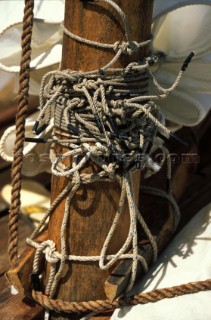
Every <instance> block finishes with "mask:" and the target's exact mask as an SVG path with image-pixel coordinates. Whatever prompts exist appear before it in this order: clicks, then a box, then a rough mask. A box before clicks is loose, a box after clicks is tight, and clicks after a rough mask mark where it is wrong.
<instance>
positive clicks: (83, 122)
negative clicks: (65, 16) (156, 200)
mask: <svg viewBox="0 0 211 320" xmlns="http://www.w3.org/2000/svg"><path fill="white" fill-rule="evenodd" d="M98 1H104V2H107V3H108V4H110V5H112V6H113V7H114V8H115V9H116V11H117V12H118V14H119V15H120V16H121V18H122V20H123V22H124V26H125V38H126V42H123V43H119V42H116V43H115V44H100V43H97V42H94V41H89V40H86V39H83V38H81V37H80V36H75V35H73V34H72V33H71V32H70V31H68V30H67V29H66V28H65V27H63V29H64V32H65V33H66V34H67V35H68V36H69V37H70V38H72V39H74V40H76V41H80V42H82V43H84V44H89V45H92V46H95V47H100V48H107V49H108V48H110V49H113V50H114V51H115V53H116V55H115V57H114V58H113V59H112V60H111V61H110V62H109V63H108V64H107V65H106V66H104V67H102V68H101V69H100V70H94V71H90V72H86V73H83V72H76V71H70V70H64V71H54V72H50V73H48V74H47V75H46V76H45V77H44V78H43V81H42V84H41V91H40V114H39V117H38V119H37V121H36V122H35V126H34V130H33V131H34V133H35V134H39V133H40V132H42V131H43V130H45V128H46V127H47V126H48V124H49V121H50V119H51V117H52V116H53V117H54V119H55V127H58V128H60V129H63V130H65V131H66V132H65V133H62V134H61V132H60V131H58V130H57V129H55V130H54V133H53V136H52V138H51V139H48V140H46V142H49V143H51V144H52V148H51V154H50V156H51V161H52V173H53V174H55V175H57V176H65V177H67V178H68V179H69V183H68V186H67V187H66V188H65V189H64V190H63V191H62V192H61V194H60V195H59V196H58V198H57V199H56V200H55V201H54V203H53V204H52V206H51V208H50V210H49V211H48V213H47V214H46V215H45V217H44V218H43V220H42V221H41V223H40V224H39V226H38V227H37V229H36V230H35V231H34V232H33V234H32V236H31V237H30V238H28V239H27V243H28V244H29V245H31V246H33V247H34V248H35V249H36V254H35V258H34V264H33V274H32V279H34V280H35V281H34V285H35V287H34V289H35V290H34V291H33V298H34V299H35V300H36V301H38V302H39V303H40V304H41V305H43V306H45V307H46V308H48V309H54V310H57V311H65V312H85V311H90V310H94V311H105V310H113V309H114V308H116V307H119V306H122V305H128V304H137V303H147V302H151V301H157V300H160V299H164V298H166V297H173V296H175V295H180V294H186V293H191V292H198V291H201V290H207V289H208V288H210V287H211V283H210V280H208V281H207V282H201V283H197V284H188V285H183V286H181V287H175V288H171V289H163V290H156V291H154V292H151V293H149V294H140V295H138V296H134V297H132V298H125V299H120V300H118V301H117V302H114V303H113V304H111V303H110V302H108V301H95V302H82V303H67V302H64V301H58V300H53V299H52V297H53V296H54V294H55V291H56V288H57V285H58V283H59V280H60V279H61V277H62V273H63V270H64V266H65V263H66V261H99V267H100V268H101V269H102V270H104V269H108V268H109V267H111V266H112V265H113V264H114V263H115V262H116V261H117V260H119V259H132V271H131V279H130V283H129V285H128V288H127V291H129V290H130V289H131V288H132V286H133V284H134V281H135V278H136V270H137V264H138V262H140V263H141V264H142V266H143V269H144V270H145V271H147V268H148V266H147V263H146V261H145V259H144V258H143V257H142V256H140V255H139V254H138V237H137V222H138V223H139V224H140V225H141V227H142V229H143V231H144V232H145V234H146V236H147V238H148V239H149V243H150V244H151V247H152V252H153V258H154V260H155V259H156V257H157V246H156V242H155V239H154V237H153V235H152V234H151V232H150V230H149V229H148V227H147V225H146V223H145V221H144V219H143V217H142V215H141V213H140V212H139V210H138V208H137V207H136V205H135V202H134V192H133V188H132V177H131V172H132V171H133V170H136V166H137V164H139V168H142V166H143V165H144V164H147V165H148V166H150V167H151V169H152V170H154V171H158V170H159V168H160V166H159V165H158V164H156V163H154V162H153V160H152V158H151V152H152V151H151V150H152V149H151V148H152V146H153V145H160V138H169V137H170V136H171V135H172V134H171V132H170V131H169V130H168V129H167V128H166V127H165V125H164V123H163V121H162V115H161V114H160V111H159V109H158V107H157V106H156V104H155V101H156V100H157V99H162V98H166V97H167V96H168V95H169V94H170V93H171V92H172V91H173V90H174V89H175V88H176V86H177V85H178V83H179V81H180V79H181V77H182V74H183V72H184V71H185V70H186V68H187V66H188V64H189V62H190V60H191V59H192V57H193V55H194V53H191V54H190V56H189V57H188V58H187V59H186V60H185V62H184V64H183V66H182V68H181V71H180V72H179V74H178V77H177V79H176V81H175V83H174V84H173V85H172V87H171V88H168V89H165V88H162V87H161V86H160V85H159V84H158V83H157V81H156V79H155V78H154V76H153V74H152V73H151V72H150V68H149V67H150V64H151V63H153V62H154V60H153V59H151V58H148V59H146V60H145V61H143V62H137V63H132V64H129V65H128V66H127V67H126V68H124V69H113V68H112V66H113V64H115V62H116V61H117V60H118V59H119V57H120V56H121V55H122V54H128V55H131V54H133V53H135V52H136V51H137V50H138V49H139V48H140V47H142V46H145V45H147V44H148V43H149V41H146V42H143V43H137V42H133V41H132V39H131V35H130V30H129V27H128V22H127V18H126V16H125V14H124V13H123V12H122V10H121V9H120V8H119V7H118V6H117V5H116V4H115V3H114V2H113V1H111V0H94V2H98ZM29 6H30V8H29ZM26 12H27V13H28V12H30V15H29V16H28V14H26ZM32 13H33V1H26V11H25V18H24V19H25V20H26V21H25V24H24V25H27V23H26V22H27V21H28V17H31V15H32ZM31 19H32V18H31ZM28 23H29V21H28ZM30 23H31V20H30ZM27 26H28V27H29V26H31V27H32V25H30V24H28V25H27ZM24 30H25V29H24ZM27 30H28V29H27ZM28 31H29V37H28V41H29V42H30V41H31V29H30V30H28ZM26 48H27V54H29V52H30V46H29V45H28V46H27V47H26ZM26 48H25V46H24V47H23V56H24V57H25V54H26V52H25V51H26ZM29 56H30V55H29ZM29 56H28V55H27V63H28V64H27V66H28V68H29V62H30V57H29ZM22 63H24V62H22ZM28 71H29V69H27V72H28ZM23 74H24V75H25V77H26V73H24V71H23V70H22V71H21V75H23ZM27 74H28V73H27ZM149 78H151V79H152V81H153V83H154V85H155V87H156V88H157V89H158V91H159V94H157V95H147V93H146V91H147V90H146V89H147V81H148V79H149ZM26 83H27V86H26V91H24V93H25V95H24V97H23V98H22V99H24V98H25V96H27V95H28V80H27V81H26ZM20 88H21V87H20ZM20 93H22V89H20ZM24 101H25V100H24ZM26 101H27V100H26ZM26 104H27V103H25V104H24V108H25V107H26ZM24 110H25V109H24ZM23 119H25V118H24V117H23V118H22V117H21V115H20V113H18V120H20V121H21V123H22V121H23ZM21 133H22V136H23V137H24V126H23V127H21ZM62 135H63V136H62ZM22 136H21V138H22ZM61 136H62V138H61ZM64 137H65V140H64V139H63V138H64ZM18 138H19V139H20V137H19V136H18ZM55 144H59V145H61V146H63V147H65V148H67V149H68V151H67V152H65V153H64V154H63V155H57V154H56V153H55V152H54V147H55ZM18 150H19V149H18ZM21 152H22V145H21ZM165 153H166V152H165ZM126 155H127V156H126ZM125 156H126V157H125ZM70 157H71V159H72V165H71V166H70V167H66V165H65V164H64V160H65V159H67V158H70ZM15 159H16V158H15ZM21 159H22V158H21ZM137 159H138V160H137ZM89 160H92V161H93V162H95V163H96V164H97V165H98V167H99V172H98V173H92V174H84V173H82V172H81V169H82V168H83V167H84V166H85V165H86V163H87V162H88V161H89ZM14 168H15V169H17V170H18V183H19V184H18V187H17V190H18V201H19V203H18V206H17V205H16V206H15V207H16V213H15V214H14V211H11V212H13V216H15V219H16V220H15V222H14V221H13V220H12V219H13V216H12V215H10V229H11V230H12V231H13V232H12V233H11V235H10V236H11V239H10V241H11V242H12V249H10V252H12V254H11V257H12V258H11V260H13V259H14V257H15V258H17V208H18V211H19V206H20V200H19V198H20V182H19V180H20V168H21V163H20V164H19V163H17V162H14ZM15 169H14V170H15ZM170 171H171V170H170V169H169V170H168V179H170V178H171V175H170ZM101 180H102V181H108V182H109V181H115V180H116V181H118V183H119V184H120V186H121V195H120V202H119V207H118V210H117V212H116V215H115V218H114V221H113V224H112V226H111V229H110V231H109V233H108V236H107V238H106V239H105V242H104V245H103V248H102V250H101V253H100V255H99V256H91V257H86V256H74V255H68V252H67V247H66V227H67V224H68V220H69V213H70V202H71V199H72V198H73V196H74V194H75V192H76V191H77V190H78V188H79V187H80V186H81V184H90V183H93V182H94V181H101ZM14 181H16V180H14ZM13 184H14V182H13ZM151 191H152V192H154V195H155V196H158V194H159V193H158V192H157V191H155V190H154V191H153V190H151ZM15 192H16V189H15V191H14V188H13V195H14V194H15ZM146 193H149V190H146ZM160 195H161V196H162V197H165V196H163V194H160ZM66 196H67V197H66ZM64 197H66V204H65V212H64V217H63V221H62V225H61V252H57V251H56V246H55V244H54V242H53V241H50V240H47V241H44V242H43V243H41V244H40V243H37V242H36V241H35V238H36V236H37V235H38V234H39V232H40V231H41V230H42V229H43V228H44V227H45V225H46V220H47V218H48V217H49V216H50V215H51V214H52V212H53V211H54V209H55V207H56V206H57V205H58V203H59V202H60V201H61V200H62V199H64ZM166 198H167V199H169V201H170V202H171V204H172V205H173V206H174V207H175V208H176V209H175V212H176V214H175V225H177V223H178V217H179V213H178V211H177V207H176V205H175V202H174V201H173V200H172V197H170V196H169V197H168V196H167V197H166ZM15 200H16V198H14V201H13V206H14V204H15ZM126 201H127V203H128V206H129V212H130V228H129V233H128V236H127V239H126V240H125V243H124V244H123V246H122V248H120V250H119V251H118V252H117V253H116V254H113V255H107V248H108V246H109V243H110V240H111V238H112V235H113V233H114V232H115V229H116V225H117V223H118V221H119V219H120V218H121V213H122V210H123V205H124V203H125V202H126ZM11 225H12V227H11ZM14 226H15V231H14ZM12 228H13V229H12ZM14 235H15V242H14V241H12V240H13V237H14ZM131 247H132V253H128V250H129V248H131ZM13 252H15V253H13ZM42 254H44V255H45V257H46V260H47V261H48V262H49V263H50V266H51V267H50V274H49V277H48V279H47V285H46V288H45V295H43V294H42V293H41V292H38V291H40V290H41V289H40V288H38V287H39V285H38V282H39V273H40V270H39V261H40V257H41V255H42Z"/></svg>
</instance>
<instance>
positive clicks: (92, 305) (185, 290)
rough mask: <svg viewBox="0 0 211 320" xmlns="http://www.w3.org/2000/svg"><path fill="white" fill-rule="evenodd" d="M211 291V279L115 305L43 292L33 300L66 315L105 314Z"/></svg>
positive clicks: (141, 296) (104, 301)
mask: <svg viewBox="0 0 211 320" xmlns="http://www.w3.org/2000/svg"><path fill="white" fill-rule="evenodd" d="M210 289H211V279H208V280H206V281H199V282H191V283H187V284H183V285H180V286H175V287H171V288H164V289H157V290H154V291H151V292H147V293H139V294H137V295H134V296H132V297H128V298H122V299H119V300H116V301H114V302H113V303H111V302H109V301H107V300H97V301H87V302H67V301H62V300H53V299H50V298H48V297H47V296H46V295H44V294H42V293H41V292H37V291H33V293H32V296H33V299H34V300H36V301H37V302H38V303H39V304H40V305H41V306H43V307H45V308H47V309H49V310H54V311H57V312H65V313H82V312H90V311H95V312H105V311H113V310H115V309H116V308H119V307H123V306H131V305H137V304H146V303H149V302H157V301H160V300H164V299H167V298H168V299H169V298H174V297H179V296H183V295H186V294H191V293H198V292H201V291H207V290H210Z"/></svg>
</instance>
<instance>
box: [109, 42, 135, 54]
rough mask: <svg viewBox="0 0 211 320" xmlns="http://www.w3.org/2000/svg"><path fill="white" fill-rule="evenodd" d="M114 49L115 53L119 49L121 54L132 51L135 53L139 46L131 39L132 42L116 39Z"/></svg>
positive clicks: (131, 52)
mask: <svg viewBox="0 0 211 320" xmlns="http://www.w3.org/2000/svg"><path fill="white" fill-rule="evenodd" d="M113 48H114V51H115V52H116V53H117V52H118V51H119V50H121V52H122V53H123V54H126V55H129V56H130V55H132V54H133V53H135V52H136V51H137V50H138V49H139V46H138V43H137V42H135V41H133V42H132V43H129V42H124V41H123V42H120V41H117V42H115V43H114V47H113Z"/></svg>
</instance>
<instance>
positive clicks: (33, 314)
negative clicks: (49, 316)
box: [0, 293, 43, 320]
mask: <svg viewBox="0 0 211 320" xmlns="http://www.w3.org/2000/svg"><path fill="white" fill-rule="evenodd" d="M0 318H1V319H2V320H32V319H33V320H35V319H37V320H38V319H43V308H42V307H41V306H39V305H38V304H36V303H34V302H33V301H32V300H29V299H28V298H26V297H25V296H24V295H22V294H21V293H19V294H17V295H15V296H12V297H11V298H10V299H9V300H8V301H6V302H5V303H3V304H2V305H1V308H0Z"/></svg>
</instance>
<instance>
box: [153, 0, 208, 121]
mask: <svg viewBox="0 0 211 320" xmlns="http://www.w3.org/2000/svg"><path fill="white" fill-rule="evenodd" d="M200 3H203V4H206V5H199V4H200ZM192 4H198V5H192ZM179 7H180V8H179ZM175 9H176V10H175ZM152 30H153V35H154V41H153V50H154V52H158V53H159V52H160V53H162V54H161V55H162V57H163V58H162V62H161V65H160V68H159V69H158V70H157V72H156V73H155V75H156V79H158V81H159V82H160V83H162V84H163V85H164V86H166V87H168V86H169V85H170V84H171V83H172V81H173V79H175V76H176V74H177V73H178V70H179V68H180V66H181V64H182V62H183V61H184V59H185V57H187V56H188V54H189V53H190V52H191V51H195V52H196V56H195V58H194V59H193V61H192V62H191V65H190V66H189V68H188V70H186V72H185V74H184V77H183V79H182V81H181V83H180V84H179V86H178V88H177V90H176V91H175V94H173V95H172V97H170V98H169V99H167V100H165V101H164V100H163V101H161V103H160V107H161V108H162V110H163V112H164V115H165V116H166V118H167V119H168V120H170V121H172V122H175V123H177V124H180V125H188V126H191V125H196V124H198V123H199V122H200V121H201V120H202V119H203V118H204V117H205V115H206V114H207V112H208V111H209V110H210V106H211V102H210V101H211V99H210V98H211V95H210V94H211V63H210V60H211V1H174V0H173V1H162V0H157V1H156V0H155V4H154V24H153V29H152Z"/></svg>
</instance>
